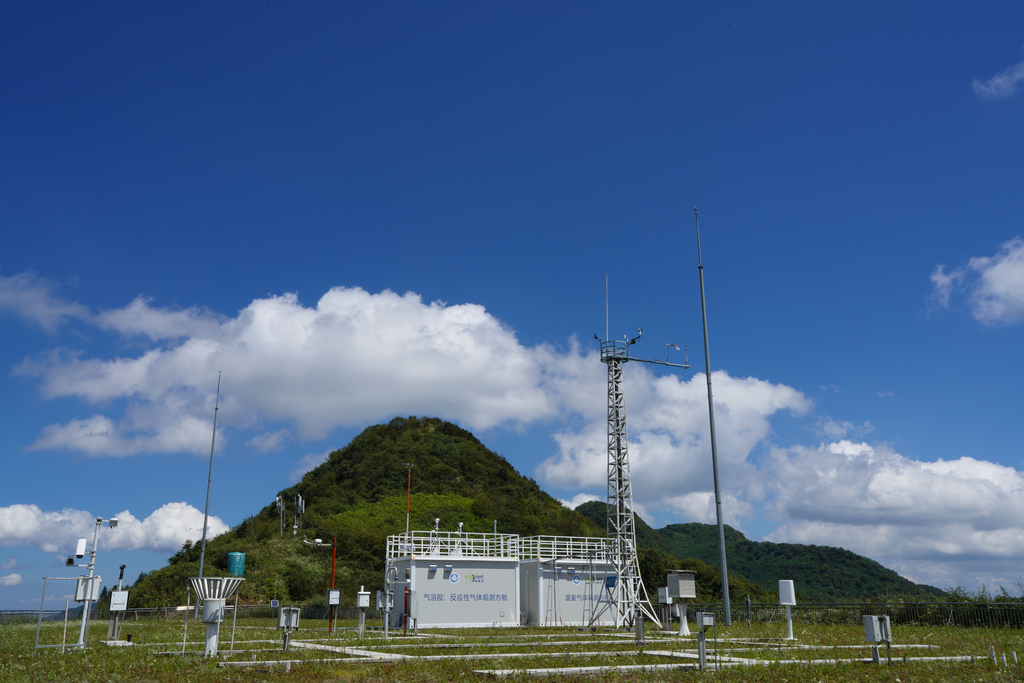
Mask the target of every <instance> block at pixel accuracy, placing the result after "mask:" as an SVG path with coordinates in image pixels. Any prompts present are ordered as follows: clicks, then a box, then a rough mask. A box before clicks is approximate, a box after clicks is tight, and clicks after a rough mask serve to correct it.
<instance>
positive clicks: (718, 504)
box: [693, 206, 732, 626]
mask: <svg viewBox="0 0 1024 683" xmlns="http://www.w3.org/2000/svg"><path fill="white" fill-rule="evenodd" d="M693 222H694V224H695V225H696V226H697V271H698V272H699V273H700V313H701V316H702V317H703V318H704V367H705V374H706V375H707V378H708V416H709V418H710V420H711V471H712V472H713V474H714V478H715V514H716V515H717V516H718V564H719V570H720V571H721V572H722V606H723V608H724V610H725V625H726V626H732V614H731V612H730V609H729V569H728V567H727V566H726V561H725V526H724V525H723V524H722V490H721V488H720V487H719V485H718V445H717V444H716V443H715V401H714V399H713V398H712V396H711V350H710V348H708V309H707V305H706V304H705V302H704V261H703V259H702V258H701V255H700V221H698V220H697V207H696V206H695V207H693Z"/></svg>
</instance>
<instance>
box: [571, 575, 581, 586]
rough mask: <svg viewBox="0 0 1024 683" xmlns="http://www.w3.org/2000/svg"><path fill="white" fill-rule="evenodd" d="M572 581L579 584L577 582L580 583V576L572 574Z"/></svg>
mask: <svg viewBox="0 0 1024 683" xmlns="http://www.w3.org/2000/svg"><path fill="white" fill-rule="evenodd" d="M572 582H573V583H575V584H576V585H579V583H580V577H578V576H574V577H572Z"/></svg>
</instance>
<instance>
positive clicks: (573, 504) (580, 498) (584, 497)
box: [558, 493, 604, 510]
mask: <svg viewBox="0 0 1024 683" xmlns="http://www.w3.org/2000/svg"><path fill="white" fill-rule="evenodd" d="M594 500H604V499H603V498H599V497H597V496H595V495H594V494H592V493H577V494H576V495H575V496H573V497H572V500H566V499H565V498H559V499H558V502H559V503H561V504H562V505H563V506H564V507H567V508H569V509H570V510H575V509H576V508H578V507H579V506H580V505H583V504H584V503H589V502H591V501H594Z"/></svg>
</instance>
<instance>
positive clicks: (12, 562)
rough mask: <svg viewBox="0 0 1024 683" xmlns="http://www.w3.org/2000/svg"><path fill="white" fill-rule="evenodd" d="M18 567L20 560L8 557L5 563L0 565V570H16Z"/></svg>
mask: <svg viewBox="0 0 1024 683" xmlns="http://www.w3.org/2000/svg"><path fill="white" fill-rule="evenodd" d="M17 566H18V560H17V559H16V558H13V557H8V558H7V560H6V561H5V562H3V563H0V569H14V568H15V567H17Z"/></svg>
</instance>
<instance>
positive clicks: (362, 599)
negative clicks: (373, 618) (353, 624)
mask: <svg viewBox="0 0 1024 683" xmlns="http://www.w3.org/2000/svg"><path fill="white" fill-rule="evenodd" d="M356 607H358V608H359V638H360V640H361V639H362V637H363V629H364V628H365V627H366V610H367V609H369V607H370V591H368V590H366V588H365V587H363V586H360V587H359V592H358V593H356Z"/></svg>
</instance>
